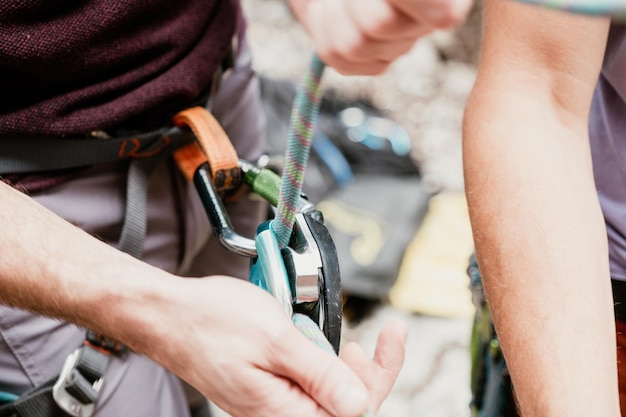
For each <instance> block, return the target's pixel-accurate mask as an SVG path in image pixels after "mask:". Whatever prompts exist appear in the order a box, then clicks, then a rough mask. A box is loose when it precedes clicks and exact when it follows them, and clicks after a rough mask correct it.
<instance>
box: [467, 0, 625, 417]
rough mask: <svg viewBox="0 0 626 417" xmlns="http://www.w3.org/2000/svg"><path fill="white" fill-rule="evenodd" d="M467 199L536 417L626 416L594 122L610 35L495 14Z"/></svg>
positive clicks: (490, 13) (591, 24)
mask: <svg viewBox="0 0 626 417" xmlns="http://www.w3.org/2000/svg"><path fill="white" fill-rule="evenodd" d="M484 12H485V19H484V25H485V26H484V45H483V51H482V57H481V63H480V69H479V75H478V79H477V82H476V85H475V87H474V90H473V92H472V94H471V97H470V100H469V101H468V103H467V110H466V118H465V123H464V140H463V143H464V164H465V179H466V193H467V198H468V203H469V207H470V218H471V222H472V227H473V230H474V238H475V244H476V250H477V255H478V259H479V265H480V268H481V272H482V274H483V276H484V284H485V289H486V293H487V297H488V300H489V303H490V305H491V308H492V312H493V316H494V322H495V325H496V329H497V332H498V334H499V337H500V338H501V342H502V346H503V350H504V353H505V357H506V359H507V364H508V365H509V368H510V371H511V375H512V378H513V383H514V386H515V390H516V396H517V399H518V402H519V406H520V409H521V412H522V415H524V416H525V417H535V416H542V417H550V416H568V417H574V416H590V415H598V416H600V415H602V416H619V404H618V395H617V369H616V357H615V326H614V319H613V311H612V297H611V289H610V280H609V268H608V251H607V239H606V234H605V229H604V223H603V219H602V214H601V212H600V207H599V204H598V200H597V196H596V193H595V187H594V180H593V173H592V168H591V158H590V150H589V143H588V133H587V119H588V112H589V106H590V101H591V97H592V93H593V88H594V86H595V83H596V81H597V77H598V75H599V70H600V66H601V62H602V57H603V53H604V48H605V43H606V37H607V32H608V25H609V23H608V21H607V20H605V19H592V18H584V17H579V16H572V15H567V14H563V13H556V12H550V11H544V10H541V9H537V8H534V7H530V6H524V5H520V4H516V3H515V2H510V1H503V0H485V2H484Z"/></svg>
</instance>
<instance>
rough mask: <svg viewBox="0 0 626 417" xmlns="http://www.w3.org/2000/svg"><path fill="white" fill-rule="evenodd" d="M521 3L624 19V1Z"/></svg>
mask: <svg viewBox="0 0 626 417" xmlns="http://www.w3.org/2000/svg"><path fill="white" fill-rule="evenodd" d="M517 1H519V2H522V3H528V4H534V5H539V6H543V7H547V8H549V9H554V10H563V11H567V12H572V13H578V14H585V15H592V16H611V17H613V18H615V19H620V20H622V19H626V1H624V0H587V1H580V0H517Z"/></svg>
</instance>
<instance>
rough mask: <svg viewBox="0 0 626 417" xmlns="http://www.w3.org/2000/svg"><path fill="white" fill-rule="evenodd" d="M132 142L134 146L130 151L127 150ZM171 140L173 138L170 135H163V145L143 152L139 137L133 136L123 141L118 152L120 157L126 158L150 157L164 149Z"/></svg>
mask: <svg viewBox="0 0 626 417" xmlns="http://www.w3.org/2000/svg"><path fill="white" fill-rule="evenodd" d="M129 142H130V143H131V144H132V146H133V148H132V149H131V150H129V151H126V146H127V145H128V143H129ZM170 142H171V139H170V137H169V136H163V140H162V143H161V146H159V147H158V148H157V149H154V150H152V151H147V152H141V142H140V141H139V139H137V138H133V139H130V140H124V141H122V143H121V144H120V149H119V151H118V152H117V156H118V157H119V158H120V159H124V158H149V157H151V156H154V155H156V154H158V153H159V152H161V151H162V150H163V149H165V148H166V147H167V146H168V145H169V144H170Z"/></svg>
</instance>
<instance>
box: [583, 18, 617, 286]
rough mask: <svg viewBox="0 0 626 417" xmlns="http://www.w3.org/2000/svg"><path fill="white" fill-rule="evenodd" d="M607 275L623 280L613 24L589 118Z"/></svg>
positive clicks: (615, 53) (615, 38)
mask: <svg viewBox="0 0 626 417" xmlns="http://www.w3.org/2000/svg"><path fill="white" fill-rule="evenodd" d="M589 132H590V140H591V152H592V157H593V167H594V176H595V181H596V187H597V189H598V196H599V199H600V204H601V206H602V211H603V213H604V218H605V222H606V226H607V233H608V238H609V254H610V262H611V275H612V277H613V278H615V279H619V280H626V26H623V25H613V26H612V27H611V32H610V34H609V39H608V43H607V49H606V54H605V59H604V64H603V67H602V72H601V74H600V78H599V81H598V85H597V87H596V91H595V93H594V97H593V102H592V106H591V113H590V119H589Z"/></svg>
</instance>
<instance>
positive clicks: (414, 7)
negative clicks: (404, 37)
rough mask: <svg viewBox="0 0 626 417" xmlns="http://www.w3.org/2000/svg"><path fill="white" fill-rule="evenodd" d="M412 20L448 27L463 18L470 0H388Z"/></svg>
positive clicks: (458, 22) (468, 8) (442, 27)
mask: <svg viewBox="0 0 626 417" xmlns="http://www.w3.org/2000/svg"><path fill="white" fill-rule="evenodd" d="M389 3H391V4H392V5H393V6H395V7H397V8H398V9H399V10H401V11H402V12H404V13H405V14H406V15H408V16H410V17H411V18H412V19H413V20H415V21H418V22H422V23H423V24H425V25H427V26H430V27H432V28H437V29H448V28H452V27H454V26H457V25H459V24H461V23H463V21H464V20H465V18H466V17H467V14H468V13H469V10H470V9H471V6H472V1H471V0H389Z"/></svg>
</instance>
